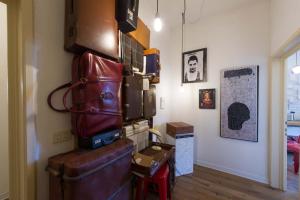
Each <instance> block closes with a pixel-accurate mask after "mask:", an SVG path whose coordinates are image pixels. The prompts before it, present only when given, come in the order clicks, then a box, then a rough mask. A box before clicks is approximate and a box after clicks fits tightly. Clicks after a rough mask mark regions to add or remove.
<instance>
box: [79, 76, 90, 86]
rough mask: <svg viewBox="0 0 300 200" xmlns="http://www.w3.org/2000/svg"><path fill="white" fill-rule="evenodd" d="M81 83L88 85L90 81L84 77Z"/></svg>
mask: <svg viewBox="0 0 300 200" xmlns="http://www.w3.org/2000/svg"><path fill="white" fill-rule="evenodd" d="M80 82H81V83H82V84H86V83H87V82H88V79H87V78H84V77H82V78H80Z"/></svg>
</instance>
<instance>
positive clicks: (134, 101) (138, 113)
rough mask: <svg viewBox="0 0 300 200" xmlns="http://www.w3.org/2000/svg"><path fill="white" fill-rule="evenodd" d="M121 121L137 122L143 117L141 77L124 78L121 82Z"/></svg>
mask: <svg viewBox="0 0 300 200" xmlns="http://www.w3.org/2000/svg"><path fill="white" fill-rule="evenodd" d="M122 92H123V95H122V96H123V119H124V121H126V122H128V121H132V120H137V119H140V118H142V117H143V77H142V76H140V75H136V74H135V75H134V76H125V77H124V80H123V89H122Z"/></svg>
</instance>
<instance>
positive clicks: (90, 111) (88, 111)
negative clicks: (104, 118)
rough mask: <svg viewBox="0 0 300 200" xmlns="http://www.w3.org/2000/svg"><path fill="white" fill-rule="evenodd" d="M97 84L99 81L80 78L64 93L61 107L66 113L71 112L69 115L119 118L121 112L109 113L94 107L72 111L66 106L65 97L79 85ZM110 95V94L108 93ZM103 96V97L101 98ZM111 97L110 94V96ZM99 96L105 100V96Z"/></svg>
mask: <svg viewBox="0 0 300 200" xmlns="http://www.w3.org/2000/svg"><path fill="white" fill-rule="evenodd" d="M106 81H115V80H108V79H106ZM98 82H101V79H98V80H88V79H87V78H81V79H80V80H79V81H78V82H76V83H74V84H72V85H71V86H70V87H69V88H68V90H67V91H66V92H65V94H64V96H63V105H64V107H65V110H66V111H67V112H71V113H78V114H106V115H116V116H120V115H122V113H121V112H111V111H102V110H100V109H97V108H95V107H90V108H88V109H86V110H76V109H73V108H69V107H68V106H67V96H68V95H69V93H70V92H71V91H72V89H74V88H76V87H79V86H81V85H86V84H92V83H94V84H95V83H98ZM110 94H111V93H110ZM103 95H104V96H103ZM111 95H112V94H111ZM111 95H108V96H111ZM101 96H102V97H103V98H105V94H101Z"/></svg>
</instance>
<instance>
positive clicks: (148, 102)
mask: <svg viewBox="0 0 300 200" xmlns="http://www.w3.org/2000/svg"><path fill="white" fill-rule="evenodd" d="M143 102H144V103H143V106H144V108H143V111H144V112H143V113H144V115H143V117H144V118H145V119H149V118H151V117H153V116H155V115H156V87H155V85H150V87H149V90H145V91H144V95H143Z"/></svg>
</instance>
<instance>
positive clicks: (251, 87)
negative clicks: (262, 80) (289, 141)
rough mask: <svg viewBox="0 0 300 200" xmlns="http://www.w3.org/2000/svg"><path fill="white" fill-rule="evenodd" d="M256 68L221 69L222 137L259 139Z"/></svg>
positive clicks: (257, 74) (256, 140) (257, 78)
mask: <svg viewBox="0 0 300 200" xmlns="http://www.w3.org/2000/svg"><path fill="white" fill-rule="evenodd" d="M258 88H259V67H258V66H247V67H238V68H232V69H226V70H223V71H222V72H221V91H220V102H221V107H220V109H221V126H220V127H221V137H224V138H231V139H237V140H246V141H251V142H258Z"/></svg>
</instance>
